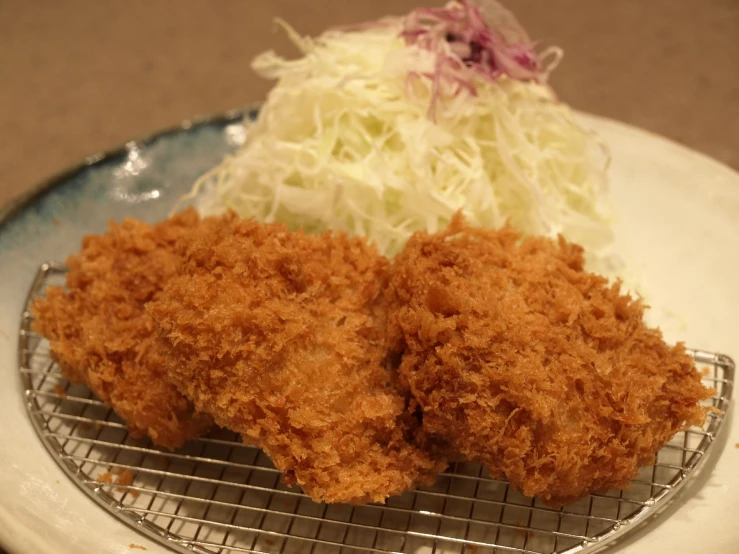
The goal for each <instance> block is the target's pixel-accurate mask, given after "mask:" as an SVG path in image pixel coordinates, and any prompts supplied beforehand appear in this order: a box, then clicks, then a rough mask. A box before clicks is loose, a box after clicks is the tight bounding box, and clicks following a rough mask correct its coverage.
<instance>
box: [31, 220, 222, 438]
mask: <svg viewBox="0 0 739 554" xmlns="http://www.w3.org/2000/svg"><path fill="white" fill-rule="evenodd" d="M198 221H199V218H198V216H197V214H196V213H195V212H194V211H188V212H184V213H182V214H181V215H179V216H176V217H174V218H173V219H170V220H167V221H164V222H163V223H159V224H157V225H154V226H152V225H147V224H146V223H142V222H140V221H136V220H133V219H126V220H125V221H123V223H121V224H120V225H116V224H114V223H111V224H110V226H109V230H108V232H107V233H106V234H104V235H102V236H87V237H85V239H84V241H83V244H82V250H81V251H80V252H79V253H78V254H76V255H73V256H70V257H69V258H68V259H67V266H68V268H69V272H68V273H67V287H66V290H64V289H63V288H61V287H52V288H50V289H49V290H48V291H47V293H46V296H45V297H44V298H42V299H39V300H37V301H36V302H35V303H34V305H33V307H32V311H33V313H34V315H35V317H36V320H35V322H34V325H33V326H34V329H35V330H36V331H38V332H39V333H40V334H41V335H43V336H45V337H46V338H48V339H49V341H50V343H51V351H52V355H53V356H54V358H55V359H56V361H57V362H58V363H59V365H60V366H61V368H62V371H63V373H64V375H65V376H66V377H67V378H68V379H69V380H70V381H73V382H75V383H85V384H87V385H88V386H89V387H90V389H91V390H92V391H93V393H95V395H97V396H98V397H99V398H100V399H101V400H103V401H104V402H105V403H106V404H108V405H109V406H112V407H113V409H114V410H115V411H116V412H117V413H118V415H119V416H120V417H121V418H122V419H123V420H125V422H126V423H127V425H128V427H129V431H130V433H131V434H132V435H133V436H142V435H144V434H148V435H149V436H150V437H151V439H152V441H153V442H154V443H155V444H158V445H161V446H165V447H169V448H175V447H178V446H180V445H182V443H184V442H185V441H186V440H188V439H190V438H193V437H195V436H197V435H199V434H201V433H202V432H204V431H205V430H207V429H208V428H209V427H210V426H211V424H212V423H211V420H210V418H209V417H207V416H204V415H199V414H195V413H194V412H193V407H192V404H191V403H190V402H189V401H188V400H187V399H186V398H185V397H184V396H182V395H181V394H180V393H179V392H178V391H177V389H176V388H175V386H174V385H172V384H171V383H170V382H169V381H167V380H166V379H165V378H164V372H163V365H164V364H163V357H162V351H161V350H160V349H159V341H158V339H157V331H156V325H155V323H154V321H153V319H152V318H151V316H150V315H149V314H147V313H146V311H145V310H144V304H145V303H146V302H148V301H150V300H153V299H155V298H156V297H157V295H158V294H159V293H160V292H161V288H162V286H163V285H164V283H165V282H166V281H167V280H168V279H169V278H170V277H172V276H173V275H174V274H175V272H176V270H177V255H176V254H175V252H174V244H175V242H176V241H177V240H178V239H180V238H181V237H182V236H183V235H185V234H186V233H187V232H189V231H190V230H191V229H192V228H193V227H194V226H196V224H197V223H198Z"/></svg>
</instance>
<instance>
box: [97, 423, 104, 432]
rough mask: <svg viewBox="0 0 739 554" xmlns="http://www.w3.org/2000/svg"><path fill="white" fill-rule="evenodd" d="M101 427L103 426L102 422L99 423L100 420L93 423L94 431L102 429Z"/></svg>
mask: <svg viewBox="0 0 739 554" xmlns="http://www.w3.org/2000/svg"><path fill="white" fill-rule="evenodd" d="M102 428H103V424H102V423H100V422H99V421H98V422H97V423H96V424H95V430H96V431H100V429H102Z"/></svg>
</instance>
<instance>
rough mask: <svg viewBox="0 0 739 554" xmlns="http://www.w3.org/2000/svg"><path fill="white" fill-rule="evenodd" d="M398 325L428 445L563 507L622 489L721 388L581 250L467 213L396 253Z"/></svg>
mask: <svg viewBox="0 0 739 554" xmlns="http://www.w3.org/2000/svg"><path fill="white" fill-rule="evenodd" d="M386 296H387V298H388V308H387V309H388V314H389V323H388V333H389V336H390V341H391V344H392V348H393V349H394V351H395V352H396V353H397V354H401V353H402V360H401V362H400V367H399V374H400V381H401V384H402V386H404V387H406V388H407V389H408V390H409V391H410V392H411V393H412V395H413V396H414V398H415V399H416V401H417V402H418V404H419V406H420V409H421V410H422V413H423V433H424V434H425V435H426V437H427V441H428V444H429V445H434V444H436V447H437V448H440V449H441V450H442V451H443V450H444V448H445V446H446V447H447V448H449V449H450V450H449V451H450V452H453V451H458V452H460V453H462V454H463V455H464V456H465V457H466V458H467V459H469V460H474V461H478V462H480V463H482V464H484V465H486V466H488V467H489V468H490V469H491V472H492V473H494V474H498V475H500V474H503V475H505V476H506V477H507V478H508V480H509V481H510V482H511V484H512V485H513V486H514V487H516V488H518V489H519V490H521V491H522V492H523V493H524V494H525V495H527V496H531V497H533V496H537V497H539V498H541V499H542V500H543V501H544V502H546V503H548V504H550V505H553V506H557V505H562V504H566V503H569V502H571V501H574V500H576V499H578V498H581V497H582V496H585V495H587V494H589V493H592V492H596V491H602V490H605V489H608V488H611V487H616V488H623V487H625V486H627V484H628V482H629V480H631V479H632V478H634V477H635V476H636V474H637V472H638V469H639V467H641V466H645V465H651V464H653V463H654V460H655V453H656V452H657V450H658V449H659V448H661V447H662V446H663V445H664V444H665V443H666V442H667V441H668V440H669V439H670V438H671V437H672V436H673V435H674V434H675V433H677V432H678V431H680V430H681V429H683V428H684V427H686V426H687V425H690V424H695V425H700V424H701V423H703V421H704V419H705V415H706V414H705V410H704V409H703V408H701V407H700V406H699V405H698V402H699V401H700V400H702V399H705V398H708V397H710V396H711V391H709V390H707V389H706V388H705V387H703V385H702V384H701V381H700V375H699V373H698V371H697V370H696V368H695V365H694V362H693V360H692V358H691V357H690V356H689V355H688V354H687V353H686V352H685V349H684V348H683V346H682V345H678V346H674V347H670V346H667V345H666V344H665V342H664V341H663V340H662V336H661V333H660V332H659V330H657V329H650V328H648V327H646V326H645V324H644V323H643V321H642V315H643V312H644V307H643V305H642V304H641V302H640V301H639V300H633V299H631V298H630V297H629V296H627V295H624V294H621V293H620V290H619V285H617V284H614V285H609V284H608V282H607V280H606V279H605V278H603V277H600V276H597V275H594V274H592V273H588V272H586V271H584V270H583V255H582V249H581V248H580V247H578V246H576V245H573V244H569V243H567V242H565V241H564V240H563V239H560V240H559V242H557V241H553V240H549V239H546V238H523V239H522V237H521V236H520V234H519V233H518V232H516V231H514V230H513V229H512V228H509V227H506V228H503V229H501V230H498V231H491V230H481V229H472V228H469V227H467V226H466V225H465V224H464V222H463V220H462V219H461V217H459V216H457V217H456V218H455V219H454V221H453V222H452V224H451V225H450V227H449V228H448V229H447V230H446V231H445V232H442V233H438V234H436V235H428V234H426V233H418V234H416V235H414V236H413V237H412V238H411V239H410V241H409V242H408V244H407V246H406V248H405V250H404V251H403V252H402V253H401V254H400V255H399V256H398V257H397V258H396V260H395V261H394V264H393V268H392V276H391V280H390V284H389V287H388V289H387V294H386Z"/></svg>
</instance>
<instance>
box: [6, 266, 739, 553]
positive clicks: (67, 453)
mask: <svg viewBox="0 0 739 554" xmlns="http://www.w3.org/2000/svg"><path fill="white" fill-rule="evenodd" d="M63 277H64V268H63V266H60V265H56V264H53V263H48V264H44V265H43V266H42V267H41V268H40V270H39V272H38V275H37V276H36V279H35V281H34V283H33V285H32V288H31V291H30V293H29V296H28V300H27V303H26V311H25V312H24V313H23V318H22V324H21V329H20V337H19V368H20V372H21V375H22V378H23V384H24V389H25V391H24V393H25V398H26V406H27V408H28V412H29V414H30V417H31V421H32V422H33V425H34V427H35V428H36V431H37V432H38V435H39V437H40V438H41V440H42V442H43V444H44V446H46V448H47V449H48V451H49V452H50V454H51V455H52V456H53V457H54V459H55V460H56V461H57V462H58V463H59V465H60V466H61V467H62V468H63V469H64V471H65V472H66V473H67V474H68V475H69V477H70V478H71V479H72V480H73V481H74V482H75V483H76V484H77V485H79V487H80V488H81V489H82V490H84V491H85V492H86V493H87V494H89V495H90V496H91V497H92V498H93V499H94V500H95V501H96V502H97V503H98V504H100V505H102V506H104V507H105V508H107V509H108V510H109V511H110V512H111V513H113V514H114V515H115V516H116V517H117V518H119V519H120V520H122V521H123V522H125V523H127V524H128V525H131V526H133V527H135V528H137V529H139V530H140V531H142V532H143V533H145V534H147V535H148V536H149V537H151V538H153V539H155V540H158V541H159V542H161V543H164V544H166V545H168V546H170V547H171V548H173V549H174V550H177V551H180V552H197V553H203V554H206V553H207V554H212V553H219V554H220V553H226V552H260V553H270V554H272V553H280V554H284V553H290V554H293V553H306V554H329V553H331V554H333V553H366V552H382V553H398V552H413V553H418V554H421V553H423V554H437V553H438V554H441V553H447V552H448V553H468V554H488V553H496V554H503V553H515V554H522V553H526V554H554V553H558V554H559V553H566V554H573V553H575V552H592V551H595V550H599V549H600V548H601V547H602V546H604V545H606V544H607V543H609V542H611V541H612V540H614V539H616V538H617V537H620V536H623V535H624V534H625V533H627V532H629V530H631V529H633V528H635V526H636V524H638V523H640V522H642V521H644V520H645V519H647V518H648V517H649V516H650V515H652V514H654V513H657V512H659V511H661V510H662V509H663V508H664V507H665V506H666V505H667V503H668V502H669V500H670V499H672V498H673V496H674V494H675V493H676V492H677V491H678V489H679V488H680V487H681V486H682V485H684V484H685V483H686V482H687V481H688V480H689V479H690V478H691V477H694V476H695V474H696V473H697V471H698V470H699V468H700V466H701V465H702V464H703V463H704V462H705V461H706V459H707V457H708V456H709V455H710V454H711V453H712V452H713V451H714V450H716V447H714V443H715V442H716V439H717V437H718V435H719V433H720V432H721V431H722V423H723V422H724V421H725V419H726V415H725V414H724V415H722V414H718V413H717V414H711V416H710V417H709V418H708V419H707V421H706V423H705V424H704V426H703V427H701V428H691V429H688V430H686V431H684V432H682V433H679V434H678V435H677V436H675V437H674V438H673V440H672V441H670V443H669V444H668V445H666V446H665V447H664V448H663V449H662V450H661V451H660V452H659V455H658V459H657V463H656V464H655V465H654V466H653V467H649V468H644V469H643V470H642V472H641V474H640V475H639V477H638V478H637V479H635V480H634V481H633V483H632V487H631V488H630V489H629V490H627V491H613V492H610V493H607V494H602V495H598V494H594V495H591V496H589V497H587V498H585V499H583V500H581V501H579V502H577V503H574V504H571V505H569V506H566V507H564V508H562V509H559V510H556V509H552V508H548V507H547V506H545V505H544V504H542V503H541V502H539V501H538V500H532V499H529V498H526V497H524V496H522V495H520V494H519V493H518V492H516V491H515V490H513V489H512V488H511V487H509V486H508V483H506V482H505V481H500V480H496V479H491V478H490V477H489V476H488V475H487V473H486V471H485V470H484V469H483V468H481V467H480V466H478V465H476V464H468V463H460V464H456V465H455V466H454V467H452V468H450V470H449V471H447V472H446V473H444V474H443V475H441V476H440V477H439V479H438V480H437V482H436V484H435V485H434V486H433V487H430V488H424V489H420V490H416V491H411V492H408V493H406V494H404V495H402V496H399V497H396V498H391V499H390V500H389V501H388V503H387V505H386V506H379V505H367V506H356V507H355V506H346V505H324V504H316V503H314V502H312V501H311V500H310V499H309V498H308V497H306V496H305V495H303V494H302V493H301V492H300V491H299V490H297V489H290V488H287V487H285V486H284V485H282V484H281V483H280V482H279V478H280V472H279V471H278V470H276V469H275V468H274V466H273V465H272V464H271V463H270V461H269V459H268V458H267V457H266V456H265V455H264V454H263V453H262V452H261V451H260V450H259V449H258V448H254V447H250V446H245V445H244V444H242V443H240V441H239V440H238V438H237V437H236V436H235V435H234V434H233V433H230V432H226V431H217V432H214V433H212V434H210V435H209V436H207V437H203V438H200V439H198V440H195V441H192V442H191V443H189V444H188V445H186V446H185V447H184V448H183V449H181V450H179V451H177V452H168V451H163V450H160V449H157V448H156V447H153V446H152V445H151V444H150V442H149V441H148V440H140V439H133V438H131V437H130V436H129V435H128V433H127V431H126V427H125V425H123V423H122V422H121V420H120V419H119V418H118V417H117V416H116V415H115V413H113V411H112V410H111V409H110V408H108V407H107V406H105V405H104V404H103V403H102V402H100V401H99V400H97V399H96V398H94V397H93V396H92V394H91V393H90V391H89V390H88V389H87V388H86V387H84V386H80V385H73V384H70V383H69V382H68V381H67V380H66V379H65V378H64V377H63V375H62V374H61V373H60V370H59V368H58V366H57V365H56V364H55V363H54V362H53V360H52V359H51V357H50V355H49V345H48V343H47V342H46V340H44V339H43V338H41V337H39V336H38V335H37V334H35V333H34V332H33V331H32V330H31V323H32V315H31V313H30V311H29V307H30V303H31V302H32V301H33V299H35V298H36V297H38V296H39V295H43V294H44V290H45V289H46V287H47V286H49V285H58V284H63V280H64V279H63ZM692 354H693V356H694V357H695V359H696V361H697V362H698V363H699V365H701V366H703V367H704V368H705V369H706V376H705V382H706V384H708V385H710V386H711V387H713V388H715V389H716V391H717V394H716V396H715V397H714V398H713V399H712V400H711V405H712V406H714V407H716V408H718V409H719V410H721V411H723V412H727V410H728V409H729V405H730V399H731V395H732V390H733V381H734V363H733V362H732V360H731V359H730V358H728V357H727V356H724V355H720V354H712V353H708V352H701V351H692Z"/></svg>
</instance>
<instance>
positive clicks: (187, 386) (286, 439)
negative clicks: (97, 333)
mask: <svg viewBox="0 0 739 554" xmlns="http://www.w3.org/2000/svg"><path fill="white" fill-rule="evenodd" d="M183 245H184V243H183ZM183 259H184V260H185V261H184V265H183V268H182V270H181V274H180V276H178V277H176V278H174V279H172V280H170V281H169V282H168V283H167V285H166V287H165V290H164V292H163V294H162V295H161V296H160V297H159V298H157V299H156V300H155V301H154V302H152V303H150V304H149V305H148V307H147V309H148V310H149V312H150V313H151V314H152V316H153V317H154V319H155V320H156V321H157V323H158V324H159V326H160V329H161V336H162V338H163V341H164V342H165V343H166V344H167V347H168V351H169V354H168V355H167V357H166V361H167V371H168V375H169V377H170V379H172V381H173V382H175V383H176V384H177V385H178V387H179V388H180V390H181V391H182V392H183V394H185V396H187V397H188V398H190V399H192V400H193V402H194V403H195V406H196V407H197V409H198V410H200V411H203V412H206V413H209V414H211V415H212V416H213V417H214V419H215V421H216V423H218V424H219V425H221V426H223V427H227V428H229V429H232V430H234V431H236V432H238V433H240V434H241V435H242V437H243V439H244V441H245V442H247V443H251V444H255V445H258V446H260V447H262V448H263V449H264V451H265V452H266V454H267V455H268V456H269V457H270V458H271V459H272V461H273V462H274V464H275V466H276V467H277V468H278V469H280V470H282V471H283V472H284V477H283V480H284V482H286V483H288V484H293V483H297V484H298V485H300V486H301V487H302V488H303V490H304V491H305V492H306V493H307V494H308V495H310V496H311V497H312V498H313V499H314V500H316V501H324V502H349V503H355V504H358V503H364V502H382V501H384V500H385V499H386V498H387V497H389V496H391V495H395V494H400V493H402V492H404V491H406V490H407V489H409V488H411V487H413V486H415V485H418V484H421V483H428V482H431V481H433V479H434V477H435V476H436V474H437V473H438V471H440V470H442V469H443V467H444V466H443V464H440V463H439V462H436V461H434V460H432V459H431V458H430V457H429V456H428V455H427V454H426V453H425V452H424V451H422V450H421V449H419V448H417V447H416V446H414V445H413V444H412V442H411V440H412V435H413V429H414V427H415V426H417V421H416V420H414V419H413V418H412V416H411V415H410V414H409V413H408V412H407V410H406V404H407V398H406V397H404V396H403V395H401V394H399V393H398V392H397V390H396V388H395V386H394V383H393V380H394V374H393V373H392V371H391V370H390V369H388V364H387V362H386V357H387V352H388V350H387V346H386V342H385V329H384V327H385V318H384V309H383V306H382V302H381V300H382V292H383V289H384V286H385V283H386V272H387V267H388V261H387V260H386V259H385V258H384V257H382V256H380V255H379V254H378V253H377V251H376V249H375V248H374V247H372V246H369V245H368V244H367V243H366V242H365V241H363V240H361V239H350V238H347V236H345V235H343V234H339V233H337V234H326V235H323V236H306V235H304V234H302V233H291V232H288V231H287V230H286V229H285V227H284V226H282V225H278V224H261V223H256V222H253V221H246V220H240V219H238V218H237V217H236V216H234V215H233V214H228V215H226V216H223V217H220V218H211V219H206V220H204V221H203V223H202V224H201V226H200V227H199V228H198V230H197V231H196V232H195V233H193V234H192V235H191V237H190V240H189V241H188V243H187V245H186V248H185V251H184V252H183Z"/></svg>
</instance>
